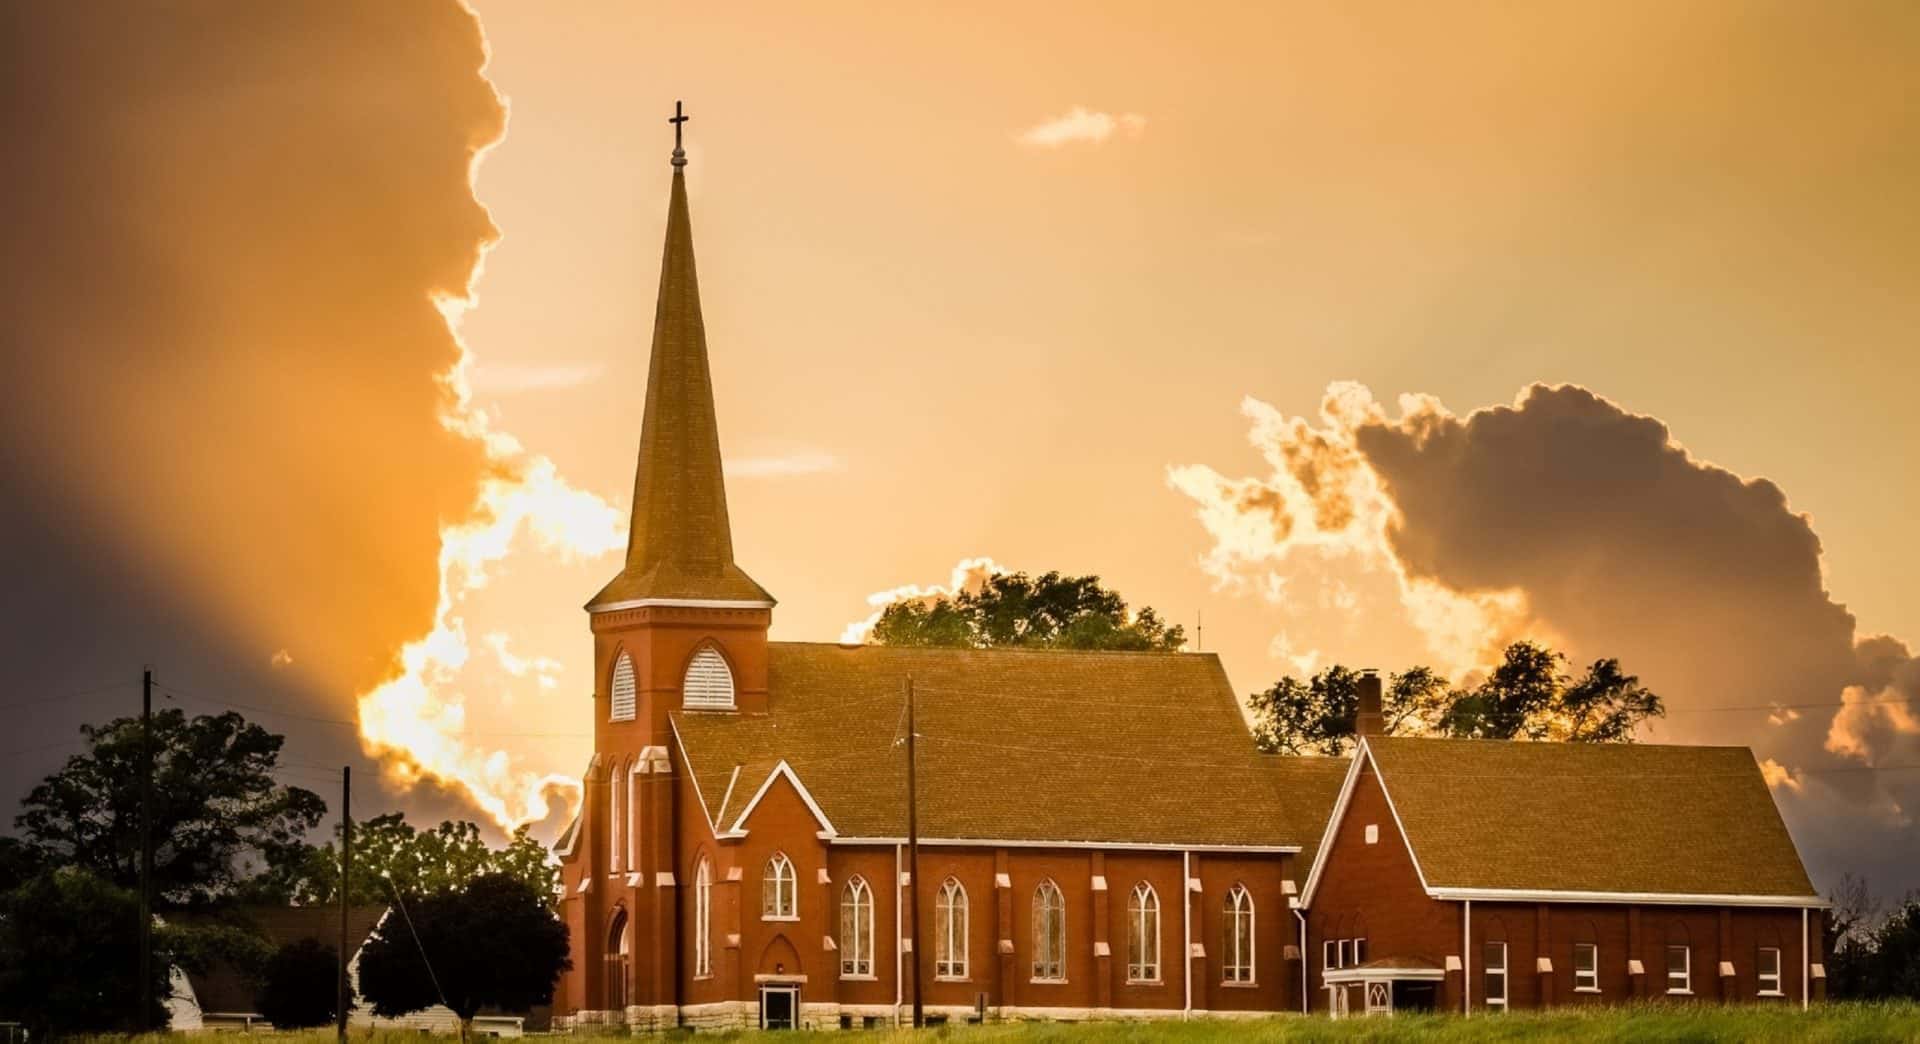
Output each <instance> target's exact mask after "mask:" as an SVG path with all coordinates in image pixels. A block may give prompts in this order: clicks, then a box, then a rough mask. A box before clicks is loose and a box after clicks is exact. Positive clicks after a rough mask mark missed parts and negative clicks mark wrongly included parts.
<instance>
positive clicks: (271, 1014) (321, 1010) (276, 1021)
mask: <svg viewBox="0 0 1920 1044" xmlns="http://www.w3.org/2000/svg"><path fill="white" fill-rule="evenodd" d="M339 974H340V953H339V951H338V950H335V949H334V948H333V947H331V946H327V945H325V944H323V943H321V942H320V941H319V940H318V939H300V940H298V941H296V942H290V943H288V944H287V945H285V946H282V947H280V949H279V950H277V951H275V952H274V955H273V957H272V958H270V959H269V960H268V961H267V966H266V969H265V973H264V974H263V975H262V977H261V978H262V982H261V988H260V993H259V996H258V999H257V1003H258V1004H259V1006H260V1014H262V1015H264V1016H266V1017H267V1021H268V1022H271V1023H273V1028H274V1029H283V1030H284V1029H306V1028H307V1027H310V1026H325V1025H327V1024H328V1023H330V1022H332V1021H333V1020H334V1015H335V1013H336V1011H335V1008H336V1005H337V1004H338V1002H339V984H338V976H339Z"/></svg>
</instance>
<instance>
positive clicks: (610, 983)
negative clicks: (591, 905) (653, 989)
mask: <svg viewBox="0 0 1920 1044" xmlns="http://www.w3.org/2000/svg"><path fill="white" fill-rule="evenodd" d="M632 960H633V933H632V932H629V931H627V911H626V910H625V909H624V908H622V909H619V910H615V911H614V912H613V925H612V926H611V927H609V928H608V929H607V952H606V954H605V966H606V972H607V984H606V990H607V1010H609V1011H620V1010H621V1009H623V1008H625V1007H626V1006H627V972H628V970H629V969H630V968H631V967H632Z"/></svg>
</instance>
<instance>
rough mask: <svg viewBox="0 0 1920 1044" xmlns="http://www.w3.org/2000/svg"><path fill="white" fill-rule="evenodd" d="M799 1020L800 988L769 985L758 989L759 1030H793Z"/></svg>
mask: <svg viewBox="0 0 1920 1044" xmlns="http://www.w3.org/2000/svg"><path fill="white" fill-rule="evenodd" d="M799 1019H800V987H798V986H787V985H780V984H775V983H769V984H767V985H764V986H761V987H760V1028H761V1029H794V1028H795V1027H796V1026H798V1025H799Z"/></svg>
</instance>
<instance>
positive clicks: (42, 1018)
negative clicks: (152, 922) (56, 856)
mask: <svg viewBox="0 0 1920 1044" xmlns="http://www.w3.org/2000/svg"><path fill="white" fill-rule="evenodd" d="M165 942H166V940H165V938H164V937H161V938H159V939H157V940H156V943H157V945H156V946H155V951H156V953H155V960H154V961H153V964H152V969H153V980H152V983H151V986H152V994H151V995H152V996H153V998H154V999H155V1003H154V1006H153V1009H152V1010H151V1011H149V1012H148V1018H147V1020H145V1021H147V1022H148V1024H150V1025H154V1026H164V1025H166V1021H167V1012H166V1008H165V1006H164V1005H163V1004H161V1003H160V1001H161V1000H163V999H164V998H165V997H166V996H167V967H168V964H169V963H170V960H169V958H170V954H169V953H168V952H167V950H166V948H165ZM139 953H140V898H139V896H137V895H135V894H134V893H133V892H131V891H129V890H127V889H124V888H118V887H115V886H114V885H112V884H110V883H108V882H106V881H103V880H101V879H100V878H98V877H96V876H94V875H93V874H90V873H87V872H85V871H82V870H73V869H63V870H54V871H49V872H47V873H43V874H40V875H38V876H36V877H34V878H33V879H32V880H29V881H27V882H26V883H25V884H22V885H21V886H20V887H18V888H15V889H13V890H12V891H10V892H8V893H6V894H5V895H4V896H0V1012H6V1013H7V1016H8V1017H9V1018H12V1019H17V1020H19V1021H20V1022H22V1023H24V1024H25V1025H26V1026H27V1028H28V1029H29V1030H30V1031H32V1033H33V1035H34V1036H35V1037H36V1038H39V1037H61V1036H68V1035H75V1034H84V1033H112V1032H127V1031H131V1030H135V1029H138V1028H139V1027H140V1025H141V1022H142V1019H141V1018H140V1010H139V1008H140V986H139V981H140V979H139V975H140V962H139V959H138V955H139Z"/></svg>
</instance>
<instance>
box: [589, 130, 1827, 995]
mask: <svg viewBox="0 0 1920 1044" xmlns="http://www.w3.org/2000/svg"><path fill="white" fill-rule="evenodd" d="M672 164H673V168H674V170H673V180H672V190H671V197H670V200H669V202H668V214H667V229H666V245H665V250H664V253H663V256H662V259H661V269H660V283H659V296H658V300H657V303H656V308H655V314H654V331H653V342H652V351H651V361H650V365H649V369H648V375H647V393H646V404H645V416H644V419H643V421H642V425H641V433H640V452H639V461H638V466H637V470H636V474H635V478H634V491H633V505H632V512H633V514H632V528H631V534H630V537H629V545H628V549H627V555H626V560H625V563H624V565H623V567H622V569H621V570H620V573H619V574H618V575H617V576H615V577H614V578H613V580H612V581H611V582H609V583H608V584H607V585H606V586H605V587H604V588H603V589H602V590H601V591H600V592H599V593H598V594H597V595H595V596H594V597H593V599H592V600H591V601H590V602H588V603H587V606H586V609H587V613H588V618H589V621H590V626H591V630H592V635H593V647H594V658H593V664H594V676H595V679H596V682H595V691H594V694H593V706H592V711H591V713H592V716H593V731H594V754H593V757H592V760H591V762H590V764H589V765H588V767H587V770H586V774H585V794H586V800H585V802H584V805H583V808H582V810H581V812H580V814H579V816H578V818H577V819H576V820H575V821H574V822H573V824H572V825H570V826H569V827H568V829H567V830H566V832H565V833H564V834H563V835H562V837H561V838H560V840H559V842H558V844H557V845H556V850H557V854H558V856H559V858H560V861H561V876H562V890H563V894H562V896H561V901H560V912H561V916H562V918H563V919H564V921H565V923H566V926H567V930H568V932H569V935H570V938H571V941H572V956H573V966H572V969H571V970H570V971H569V972H567V973H566V975H565V976H564V977H563V978H562V980H561V982H560V986H559V989H558V991H557V993H556V994H555V997H554V1012H555V1016H556V1022H555V1025H556V1028H572V1029H577V1030H587V1029H599V1030H612V1031H619V1032H649V1031H665V1030H673V1029H680V1028H691V1029H738V1028H749V1027H756V1026H758V1027H765V1028H783V1027H796V1028H797V1027H806V1028H820V1029H830V1028H836V1027H838V1028H857V1027H869V1026H882V1025H886V1026H891V1025H895V1024H898V1023H900V1022H901V1021H903V1020H905V1019H907V1018H910V1017H911V1016H910V1014H909V1013H910V1012H912V1011H913V1010H915V1008H916V1007H918V1008H919V1009H921V1010H923V1011H924V1012H925V1017H926V1019H927V1021H929V1022H946V1021H952V1022H961V1021H966V1020H984V1021H998V1020H1005V1019H1058V1020H1084V1019H1094V1018H1107V1019H1122V1018H1194V1017H1213V1018H1229V1017H1259V1016H1270V1015H1276V1014H1281V1013H1289V1012H1291V1013H1301V1012H1331V1013H1333V1014H1336V1015H1338V1014H1348V1013H1352V1014H1359V1013H1362V1012H1372V1013H1383V1014H1384V1013H1391V1012H1392V1011H1395V1010H1409V1009H1436V1008H1437V1009H1442V1010H1459V1011H1463V1012H1487V1011H1496V1010H1504V1009H1506V1008H1508V1007H1521V1006H1545V1005H1549V1004H1561V1003H1580V1002H1587V1001H1601V1000H1607V1001H1620V1000H1625V999H1629V998H1633V997H1643V996H1654V995H1659V996H1668V997H1672V998H1676V999H1679V998H1699V999H1702V1000H1706V999H1712V1000H1715V1001H1722V1002H1731V1001H1738V1000H1748V999H1751V1000H1753V1001H1754V1002H1757V1003H1766V1002H1776V1003H1787V1002H1793V1003H1801V1004H1804V1003H1808V1002H1809V1001H1810V1000H1812V999H1815V994H1816V993H1817V979H1818V969H1819V963H1818V961H1819V957H1818V953H1817V947H1818V943H1819V939H1820V929H1819V914H1820V911H1821V908H1822V907H1823V906H1824V904H1823V903H1822V902H1821V901H1820V899H1819V898H1818V897H1817V895H1816V894H1815V893H1814V891H1813V888H1812V886H1811V884H1810V883H1809V882H1808V880H1807V876H1806V873H1805V871H1804V869H1802V867H1801V863H1800V859H1799V856H1798V853H1797V852H1796V851H1795V849H1794V846H1793V842H1792V839H1791V838H1790V837H1788V836H1787V834H1786V830H1785V827H1784V826H1783V825H1782V824H1781V821H1780V817H1779V814H1778V812H1777V810H1776V809H1775V808H1774V805H1773V802H1772V798H1771V795H1770V793H1769V792H1768V791H1767V788H1766V784H1765V782H1764V780H1763V779H1762V777H1761V775H1760V771H1759V767H1758V766H1757V765H1756V764H1755V763H1754V760H1753V757H1752V754H1751V753H1750V752H1748V751H1745V750H1744V749H1743V748H1684V747H1650V746H1616V747H1608V748H1605V749H1600V748H1585V749H1580V750H1573V749H1569V748H1568V745H1549V744H1519V743H1504V742H1493V741H1447V740H1424V739H1389V738H1386V737H1383V736H1379V735H1377V732H1378V731H1379V730H1378V728H1377V725H1378V722H1379V713H1378V712H1379V700H1380V691H1379V681H1378V679H1377V678H1373V679H1370V681H1369V682H1368V683H1367V684H1366V685H1365V686H1364V688H1363V693H1362V714H1361V731H1362V733H1363V736H1364V738H1363V742H1362V744H1361V747H1360V750H1359V752H1358V753H1357V754H1356V756H1355V757H1353V758H1352V759H1350V760H1349V759H1336V758H1310V757H1290V756H1282V755H1267V754H1261V753H1258V752H1257V751H1256V750H1255V748H1254V745H1253V742H1252V739H1251V736H1250V734H1249V732H1248V729H1247V725H1246V723H1245V721H1244V719H1243V718H1242V716H1241V712H1240V707H1239V700H1238V698H1237V696H1236V695H1235V690H1234V688H1233V686H1232V685H1231V684H1230V683H1229V681H1228V679H1227V676H1226V673H1225V671H1224V670H1223V669H1222V668H1221V665H1220V662H1219V659H1218V658H1217V657H1215V656H1212V655H1207V654H1198V653H1140V652H1077V651H1051V650H1049V651H1033V650H1009V649H993V650H981V649H938V648H901V647H885V646H873V645H840V644H834V643H810V642H776V641H770V640H769V638H768V629H769V627H770V626H771V624H772V619H773V610H774V605H775V603H774V598H773V596H772V595H771V594H769V593H768V592H767V591H766V589H765V588H763V587H761V586H760V584H759V583H757V582H755V580H754V579H753V578H752V577H751V576H749V575H748V573H747V572H746V571H745V570H744V569H743V568H741V566H740V565H739V564H738V563H737V562H736V561H735V558H734V549H733V541H732V536H731V533H730V531H729V527H728V517H727V499H726V487H725V482H724V478H723V474H722V467H721V457H720V438H719V429H718V423H717V418H716V411H715V405H714V403H715V396H714V389H713V382H712V377H711V372H710V369H709V366H708V356H707V344H706V334H705V330H704V327H703V323H702V319H701V309H700V290H699V284H698V280H697V278H696V274H695V267H694V250H693V230H692V224H691V220H690V217H689V214H688V206H687V192H686V182H685V166H686V155H685V152H684V151H683V150H682V149H681V148H680V147H679V145H678V122H676V147H675V149H674V152H673V157H672ZM909 692H911V696H910V697H909V695H908V694H909ZM909 752H911V758H912V760H911V763H910V762H909ZM910 788H911V792H912V793H913V794H914V795H915V796H914V799H913V800H912V801H911V803H910V802H909V799H908V794H909V792H910ZM910 841H911V842H917V843H910ZM916 870H917V872H916ZM1649 969H1651V971H1649Z"/></svg>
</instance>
